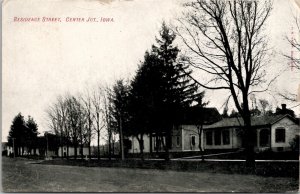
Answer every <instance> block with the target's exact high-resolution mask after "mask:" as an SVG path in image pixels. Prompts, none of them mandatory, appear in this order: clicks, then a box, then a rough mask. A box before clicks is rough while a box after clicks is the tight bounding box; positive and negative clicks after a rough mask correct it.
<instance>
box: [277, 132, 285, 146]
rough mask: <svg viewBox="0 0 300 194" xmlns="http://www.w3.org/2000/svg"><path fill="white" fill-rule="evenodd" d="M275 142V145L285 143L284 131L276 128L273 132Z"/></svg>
mask: <svg viewBox="0 0 300 194" xmlns="http://www.w3.org/2000/svg"><path fill="white" fill-rule="evenodd" d="M275 141H276V143H281V142H285V129H284V128H277V129H276V131H275Z"/></svg>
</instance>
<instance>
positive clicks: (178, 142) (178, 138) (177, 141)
mask: <svg viewBox="0 0 300 194" xmlns="http://www.w3.org/2000/svg"><path fill="white" fill-rule="evenodd" d="M176 145H177V146H179V145H180V137H179V136H177V137H176Z"/></svg>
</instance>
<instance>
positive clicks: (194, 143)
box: [191, 135, 196, 146]
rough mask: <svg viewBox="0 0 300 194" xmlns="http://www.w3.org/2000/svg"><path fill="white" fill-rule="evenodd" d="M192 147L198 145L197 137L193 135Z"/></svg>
mask: <svg viewBox="0 0 300 194" xmlns="http://www.w3.org/2000/svg"><path fill="white" fill-rule="evenodd" d="M191 145H192V146H195V145H196V137H195V136H194V135H193V136H191Z"/></svg>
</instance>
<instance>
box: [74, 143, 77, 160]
mask: <svg viewBox="0 0 300 194" xmlns="http://www.w3.org/2000/svg"><path fill="white" fill-rule="evenodd" d="M74 159H75V160H76V159H77V144H74Z"/></svg>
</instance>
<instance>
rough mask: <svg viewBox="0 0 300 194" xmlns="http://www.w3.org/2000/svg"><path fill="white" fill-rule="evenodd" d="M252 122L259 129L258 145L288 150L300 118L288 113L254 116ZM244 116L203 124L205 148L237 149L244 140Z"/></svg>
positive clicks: (257, 130)
mask: <svg viewBox="0 0 300 194" xmlns="http://www.w3.org/2000/svg"><path fill="white" fill-rule="evenodd" d="M251 125H252V127H253V128H254V130H255V132H256V142H255V145H256V147H255V149H256V151H257V152H259V151H263V150H272V151H288V150H290V149H291V145H290V143H291V142H292V141H293V139H294V138H295V137H296V135H299V130H300V127H299V120H297V119H295V118H294V117H292V116H291V115H289V114H285V115H263V116H253V117H252V118H251ZM242 126H243V119H242V118H241V117H234V118H224V119H222V120H221V121H218V122H216V123H214V124H211V125H208V126H205V127H204V133H203V148H204V149H205V150H208V149H238V148H241V147H242V145H243V142H242V135H241V133H242Z"/></svg>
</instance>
